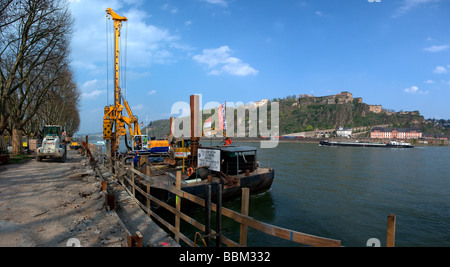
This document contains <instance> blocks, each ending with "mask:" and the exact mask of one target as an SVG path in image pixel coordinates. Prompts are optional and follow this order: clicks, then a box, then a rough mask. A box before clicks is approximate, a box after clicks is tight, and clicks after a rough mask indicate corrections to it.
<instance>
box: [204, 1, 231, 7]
mask: <svg viewBox="0 0 450 267" xmlns="http://www.w3.org/2000/svg"><path fill="white" fill-rule="evenodd" d="M201 1H203V2H206V3H209V4H214V5H219V6H223V7H226V6H228V2H227V1H226V0H201Z"/></svg>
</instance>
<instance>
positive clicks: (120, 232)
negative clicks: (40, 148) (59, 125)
mask: <svg viewBox="0 0 450 267" xmlns="http://www.w3.org/2000/svg"><path fill="white" fill-rule="evenodd" d="M104 203H105V195H104V192H101V190H100V180H99V179H98V178H96V177H95V173H94V171H93V170H92V168H91V167H90V166H89V165H88V161H87V159H86V158H85V157H83V156H81V155H80V154H79V152H78V151H75V150H69V151H68V156H67V160H66V162H65V163H61V162H57V161H51V160H43V161H42V162H37V161H36V160H35V159H33V160H29V161H27V162H25V163H22V164H14V165H0V246H2V247H65V246H68V245H69V246H72V245H78V241H79V245H80V246H82V247H105V246H106V247H110V246H126V245H127V243H126V233H125V230H124V229H123V228H122V226H121V225H120V223H119V218H118V216H117V214H116V213H115V212H107V211H106V209H105V206H104V205H105V204H104ZM73 238H76V239H73Z"/></svg>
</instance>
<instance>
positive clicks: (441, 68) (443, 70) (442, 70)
mask: <svg viewBox="0 0 450 267" xmlns="http://www.w3.org/2000/svg"><path fill="white" fill-rule="evenodd" d="M433 72H434V73H436V74H443V73H447V69H446V68H445V67H444V66H437V67H436V68H435V69H434V71H433Z"/></svg>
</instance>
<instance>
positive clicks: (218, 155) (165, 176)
mask: <svg viewBox="0 0 450 267" xmlns="http://www.w3.org/2000/svg"><path fill="white" fill-rule="evenodd" d="M256 152H257V148H255V147H248V146H213V147H201V148H199V149H198V166H199V167H197V168H195V169H194V170H193V172H192V173H190V171H188V172H187V173H183V174H182V180H181V190H182V191H185V192H187V193H190V194H192V195H195V196H197V197H200V198H204V197H205V190H206V187H207V186H208V185H211V186H212V197H213V199H215V197H216V196H215V194H216V191H217V186H218V185H219V184H220V185H222V186H223V192H222V198H223V200H229V199H233V198H236V197H240V196H241V193H242V188H249V189H250V193H251V194H254V193H258V192H263V191H266V190H269V189H270V187H271V186H272V183H273V180H274V177H275V171H274V170H273V169H271V168H270V169H269V168H262V167H260V166H259V163H258V161H257V156H256ZM158 166H161V167H162V165H157V164H156V165H152V171H151V173H152V175H151V176H150V177H148V180H149V182H150V186H151V194H152V196H155V197H156V198H158V199H160V200H162V201H164V202H167V203H171V202H173V201H174V199H175V195H174V194H173V193H171V192H170V189H171V188H173V186H175V182H176V171H175V170H173V169H172V170H170V169H164V170H163V169H160V168H158V169H159V170H156V168H155V167H158ZM138 183H139V182H138ZM139 186H140V187H141V188H142V189H144V190H145V186H146V183H145V181H140V183H139ZM152 206H153V207H155V208H157V207H158V206H157V205H154V203H152Z"/></svg>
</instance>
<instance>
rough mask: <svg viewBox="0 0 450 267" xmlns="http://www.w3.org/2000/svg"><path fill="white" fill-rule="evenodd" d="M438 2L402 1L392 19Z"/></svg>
mask: <svg viewBox="0 0 450 267" xmlns="http://www.w3.org/2000/svg"><path fill="white" fill-rule="evenodd" d="M440 1H441V0H403V2H402V4H401V6H400V7H399V8H398V9H397V10H396V12H395V14H394V15H393V16H392V17H394V18H396V17H400V16H403V15H405V14H407V13H408V12H410V11H411V10H413V9H415V8H417V7H420V6H423V5H428V4H433V3H437V2H440Z"/></svg>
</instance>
